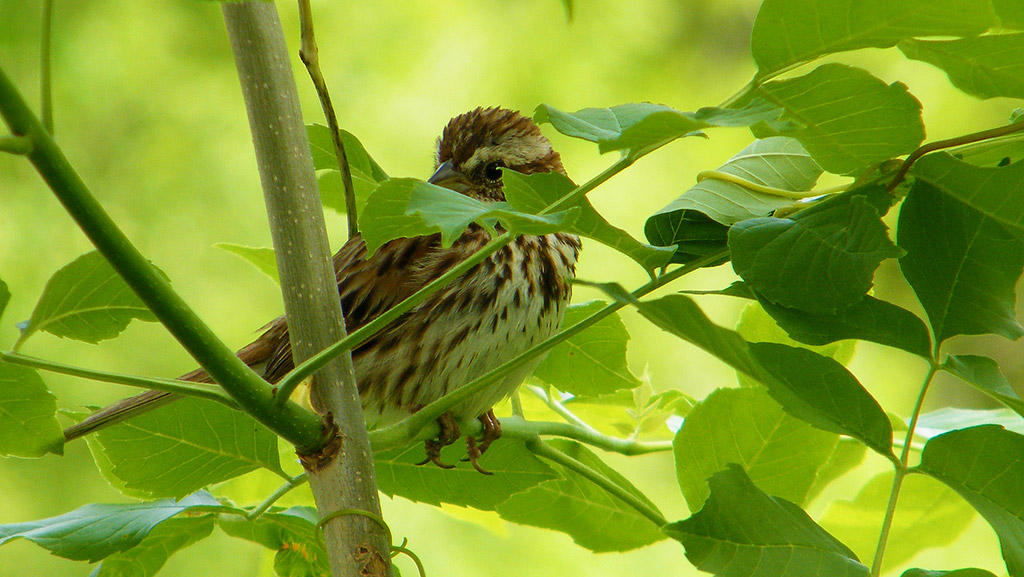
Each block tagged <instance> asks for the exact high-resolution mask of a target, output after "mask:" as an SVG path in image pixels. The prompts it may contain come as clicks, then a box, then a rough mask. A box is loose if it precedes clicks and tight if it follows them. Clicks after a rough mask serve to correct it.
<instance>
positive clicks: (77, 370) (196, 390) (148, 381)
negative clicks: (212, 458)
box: [0, 351, 238, 409]
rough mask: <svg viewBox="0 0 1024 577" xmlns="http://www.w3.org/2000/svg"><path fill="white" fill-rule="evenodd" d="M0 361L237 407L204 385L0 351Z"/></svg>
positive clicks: (217, 390) (223, 395)
mask: <svg viewBox="0 0 1024 577" xmlns="http://www.w3.org/2000/svg"><path fill="white" fill-rule="evenodd" d="M0 360H2V361H4V362H8V363H11V364H13V365H22V366H25V367H32V368H34V369H40V370H44V371H49V372H51V373H60V374H62V375H70V376H73V377H81V378H83V379H91V380H94V381H101V382H104V383H114V384H117V385H128V386H130V387H139V388H143V389H151V390H154V391H165V392H168V393H176V394H179V395H182V396H186V397H196V398H199V399H208V400H210V401H216V402H218V403H221V404H222V405H226V406H228V407H231V408H232V409H238V403H237V402H235V400H234V399H232V398H231V396H230V395H228V394H227V393H225V392H224V391H223V390H222V389H221V388H220V387H218V386H216V385H205V384H203V383H192V382H190V381H179V380H175V379H162V378H159V377H136V376H134V375H124V374H120V373H108V372H106V371H97V370H93V369H86V368H82V367H73V366H70V365H65V364H62V363H57V362H54V361H48V360H45V359H40V358H36V357H30V356H27V355H22V354H18V353H7V352H2V351H0Z"/></svg>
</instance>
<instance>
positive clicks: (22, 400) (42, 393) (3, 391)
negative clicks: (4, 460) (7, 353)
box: [0, 287, 64, 457]
mask: <svg viewBox="0 0 1024 577" xmlns="http://www.w3.org/2000/svg"><path fill="white" fill-rule="evenodd" d="M0 288H2V287H0ZM0 297H2V295H0ZM0 308H2V303H0ZM47 453H56V454H58V455H63V454H64V433H63V431H62V430H61V426H60V423H59V422H58V421H57V398H56V397H55V396H53V393H51V392H50V391H49V390H48V389H47V388H46V384H44V383H43V379H42V378H41V377H40V376H39V373H37V372H36V371H34V370H32V369H30V368H27V367H22V366H18V365H12V364H9V363H5V362H3V361H0V455H3V456H15V457H42V456H43V455H45V454H47Z"/></svg>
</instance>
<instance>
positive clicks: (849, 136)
mask: <svg viewBox="0 0 1024 577" xmlns="http://www.w3.org/2000/svg"><path fill="white" fill-rule="evenodd" d="M757 92H758V93H760V94H763V95H765V96H766V97H767V98H769V99H771V101H772V102H775V103H776V104H778V105H779V106H781V107H782V108H784V109H785V110H786V113H785V114H784V115H783V116H782V118H783V119H784V120H786V119H792V120H794V121H799V123H800V125H801V128H800V129H798V130H784V131H779V130H778V129H777V127H774V126H771V125H764V124H762V125H755V126H754V127H753V131H754V134H755V136H757V137H759V138H764V137H767V136H776V135H779V134H784V135H785V136H792V137H793V138H796V139H798V140H799V141H800V142H801V143H802V144H803V145H804V147H805V148H806V149H807V151H808V152H810V153H811V157H812V158H814V160H815V161H816V162H817V163H818V164H819V165H821V167H822V168H824V169H825V170H827V171H829V172H834V173H837V174H851V173H856V172H861V171H863V170H864V169H865V168H867V167H869V166H872V165H874V164H877V163H880V162H882V161H884V160H888V159H890V158H893V157H896V156H900V155H902V154H907V153H909V152H911V151H913V150H914V149H915V148H917V146H918V145H919V144H920V143H921V141H922V140H923V139H924V125H923V124H922V123H921V103H920V102H918V101H917V99H916V98H914V97H913V96H912V95H911V94H910V93H908V92H907V87H906V86H904V85H903V84H901V83H899V82H897V83H894V84H886V83H885V82H883V81H882V80H880V79H878V78H876V77H874V76H872V75H871V74H870V73H868V72H867V71H865V70H862V69H860V68H853V67H850V66H845V65H842V64H823V65H822V66H819V67H818V68H815V69H814V70H813V71H811V72H810V73H808V74H806V75H804V76H800V77H797V78H793V79H789V80H779V81H774V82H769V83H767V84H764V85H762V86H761V87H759V88H758V90H757Z"/></svg>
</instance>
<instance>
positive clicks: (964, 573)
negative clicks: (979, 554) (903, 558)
mask: <svg viewBox="0 0 1024 577" xmlns="http://www.w3.org/2000/svg"><path fill="white" fill-rule="evenodd" d="M900 577H996V576H995V574H993V573H991V572H989V571H986V570H984V569H975V568H973V567H971V568H968V569H954V570H953V571H929V570H928V569H907V570H906V571H904V572H903V575H901V576H900Z"/></svg>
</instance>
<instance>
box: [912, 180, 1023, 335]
mask: <svg viewBox="0 0 1024 577" xmlns="http://www.w3.org/2000/svg"><path fill="white" fill-rule="evenodd" d="M897 231H898V232H897V242H898V243H899V246H900V248H902V249H903V250H905V251H906V252H907V254H906V256H904V257H903V258H901V259H900V268H901V269H902V271H903V276H904V277H906V279H907V282H909V283H910V286H912V287H913V288H914V292H915V293H917V298H918V300H920V301H921V304H922V305H923V306H924V310H925V311H926V312H927V313H928V320H929V322H930V323H931V326H932V330H933V332H934V333H935V336H936V338H937V339H938V340H939V341H940V342H941V341H944V340H946V339H948V338H949V337H952V336H956V335H977V334H986V333H995V334H998V335H1002V336H1004V337H1007V338H1010V339H1016V338H1018V337H1020V336H1021V335H1024V327H1022V326H1021V325H1020V323H1018V322H1017V319H1016V317H1015V314H1014V301H1015V294H1014V289H1015V285H1016V283H1017V279H1018V278H1020V275H1021V271H1022V270H1024V241H1022V240H1021V239H1020V238H1019V237H1017V236H1015V235H1013V234H1010V233H1009V232H1008V231H1007V230H1006V229H1005V228H1004V227H1003V225H1001V224H999V223H998V222H996V221H995V220H993V219H991V218H988V217H986V216H985V215H983V214H982V213H980V212H978V211H976V210H974V209H972V208H970V207H969V206H967V205H965V204H963V203H962V202H961V201H959V200H956V199H954V198H952V197H950V196H949V195H947V194H943V192H942V191H940V190H939V189H938V188H936V187H935V186H934V185H932V184H930V183H928V182H926V181H924V180H921V179H918V180H917V181H916V182H915V183H914V186H913V188H911V190H910V193H909V195H908V196H907V198H906V200H904V201H903V207H902V208H901V209H900V219H899V226H898V227H897ZM936 231H941V234H936Z"/></svg>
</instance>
